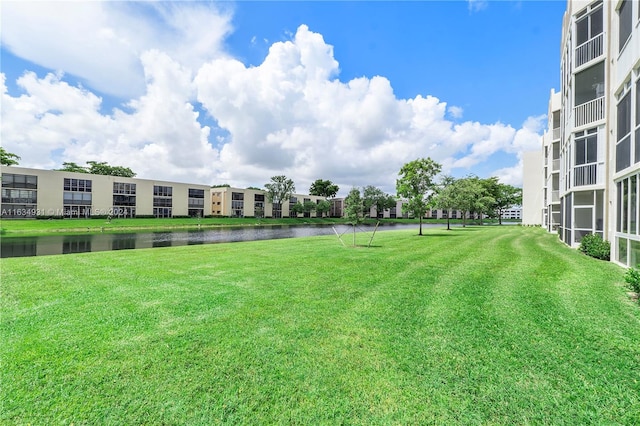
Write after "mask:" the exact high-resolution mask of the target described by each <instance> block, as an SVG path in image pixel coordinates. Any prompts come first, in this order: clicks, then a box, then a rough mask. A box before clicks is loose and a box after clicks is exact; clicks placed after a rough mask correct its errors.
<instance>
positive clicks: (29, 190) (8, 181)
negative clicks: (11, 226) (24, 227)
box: [1, 173, 38, 219]
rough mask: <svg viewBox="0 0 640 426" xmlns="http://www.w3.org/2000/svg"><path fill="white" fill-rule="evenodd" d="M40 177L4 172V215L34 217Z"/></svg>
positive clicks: (5, 216) (6, 216) (4, 216)
mask: <svg viewBox="0 0 640 426" xmlns="http://www.w3.org/2000/svg"><path fill="white" fill-rule="evenodd" d="M37 189H38V177H37V176H32V175H19V174H13V173H3V174H2V206H1V208H2V217H3V218H19V219H22V218H34V217H36V214H37V204H38V191H37Z"/></svg>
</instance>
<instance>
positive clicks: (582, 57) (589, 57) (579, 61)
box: [576, 33, 604, 68]
mask: <svg viewBox="0 0 640 426" xmlns="http://www.w3.org/2000/svg"><path fill="white" fill-rule="evenodd" d="M603 53H604V34H602V33H600V34H598V35H597V36H595V37H594V38H592V39H591V40H588V41H586V42H585V43H582V44H581V45H580V46H578V47H576V68H577V67H579V66H582V65H584V64H586V63H587V62H589V61H593V60H594V59H596V58H599V57H600V56H602V54H603Z"/></svg>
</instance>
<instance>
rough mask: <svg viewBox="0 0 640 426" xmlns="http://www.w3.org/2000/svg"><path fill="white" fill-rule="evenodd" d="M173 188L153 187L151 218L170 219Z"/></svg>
mask: <svg viewBox="0 0 640 426" xmlns="http://www.w3.org/2000/svg"><path fill="white" fill-rule="evenodd" d="M172 195H173V187H171V186H161V185H154V186H153V216H154V217H158V218H160V217H171V216H172V209H171V207H173V198H172Z"/></svg>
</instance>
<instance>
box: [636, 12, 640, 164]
mask: <svg viewBox="0 0 640 426" xmlns="http://www.w3.org/2000/svg"><path fill="white" fill-rule="evenodd" d="M638 10H640V7H638ZM635 151H636V153H635V163H638V162H640V78H639V79H638V81H636V140H635Z"/></svg>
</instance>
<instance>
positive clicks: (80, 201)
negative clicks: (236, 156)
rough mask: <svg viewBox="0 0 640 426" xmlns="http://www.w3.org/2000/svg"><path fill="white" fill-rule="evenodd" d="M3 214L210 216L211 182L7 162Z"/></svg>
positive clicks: (7, 216) (16, 216)
mask: <svg viewBox="0 0 640 426" xmlns="http://www.w3.org/2000/svg"><path fill="white" fill-rule="evenodd" d="M0 172H1V173H2V204H1V206H0V209H1V211H2V218H3V219H29V218H38V217H42V218H46V217H55V218H59V217H62V218H89V217H93V216H100V217H102V216H104V217H109V216H111V217H159V218H160V217H205V216H210V215H211V191H210V188H209V186H207V185H197V184H186V183H177V182H165V181H157V180H148V179H137V178H126V177H119V176H103V175H94V174H88V173H72V172H63V171H55V170H39V169H29V168H24V167H17V166H11V167H7V166H2V168H0Z"/></svg>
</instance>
